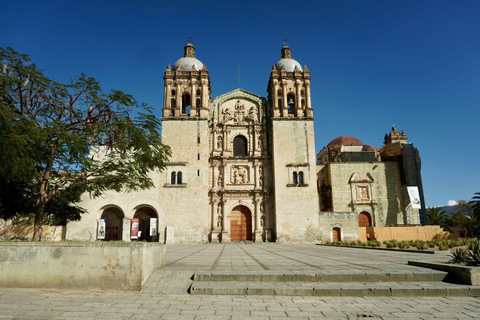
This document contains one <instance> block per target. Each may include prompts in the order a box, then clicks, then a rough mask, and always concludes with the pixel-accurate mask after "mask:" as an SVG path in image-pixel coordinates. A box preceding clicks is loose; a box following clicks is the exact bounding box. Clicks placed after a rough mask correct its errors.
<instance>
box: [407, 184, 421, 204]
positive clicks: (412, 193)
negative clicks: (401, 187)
mask: <svg viewBox="0 0 480 320" xmlns="http://www.w3.org/2000/svg"><path fill="white" fill-rule="evenodd" d="M407 190H408V196H409V197H410V203H411V204H412V208H413V209H421V208H422V206H421V204H420V194H419V192H418V187H407Z"/></svg>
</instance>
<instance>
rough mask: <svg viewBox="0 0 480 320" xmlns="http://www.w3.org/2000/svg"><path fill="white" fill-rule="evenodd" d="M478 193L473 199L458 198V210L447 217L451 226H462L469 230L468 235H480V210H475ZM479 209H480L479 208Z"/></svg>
mask: <svg viewBox="0 0 480 320" xmlns="http://www.w3.org/2000/svg"><path fill="white" fill-rule="evenodd" d="M477 194H478V193H476V194H475V196H474V197H473V198H472V200H471V201H466V200H458V203H457V204H456V205H455V207H456V210H455V211H454V212H452V214H451V216H450V217H449V218H448V219H447V224H448V225H449V226H461V227H463V228H465V229H466V230H467V236H468V237H476V238H478V237H480V212H478V211H475V204H476V201H478V197H477ZM477 210H478V209H477Z"/></svg>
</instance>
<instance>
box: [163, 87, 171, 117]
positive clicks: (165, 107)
mask: <svg viewBox="0 0 480 320" xmlns="http://www.w3.org/2000/svg"><path fill="white" fill-rule="evenodd" d="M170 93H171V92H170V85H169V84H168V83H165V92H164V93H163V110H164V111H163V115H164V116H169V114H168V113H169V112H168V111H167V110H170Z"/></svg>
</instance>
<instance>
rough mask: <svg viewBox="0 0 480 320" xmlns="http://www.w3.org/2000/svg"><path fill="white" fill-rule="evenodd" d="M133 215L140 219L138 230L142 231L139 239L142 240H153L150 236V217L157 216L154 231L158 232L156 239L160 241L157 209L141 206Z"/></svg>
mask: <svg viewBox="0 0 480 320" xmlns="http://www.w3.org/2000/svg"><path fill="white" fill-rule="evenodd" d="M133 217H134V218H137V219H138V220H139V226H138V231H141V234H140V237H139V238H138V240H140V241H142V240H143V241H152V237H151V236H150V218H157V222H156V225H155V230H154V231H155V232H154V233H155V234H156V236H155V241H158V238H159V237H158V215H157V213H156V212H155V210H153V209H152V208H150V207H141V208H139V209H137V211H136V212H135V215H134V216H133Z"/></svg>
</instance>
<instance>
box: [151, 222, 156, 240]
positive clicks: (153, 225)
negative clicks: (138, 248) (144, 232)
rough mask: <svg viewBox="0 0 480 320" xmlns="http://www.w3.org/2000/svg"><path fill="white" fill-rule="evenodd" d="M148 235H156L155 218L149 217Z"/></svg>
mask: <svg viewBox="0 0 480 320" xmlns="http://www.w3.org/2000/svg"><path fill="white" fill-rule="evenodd" d="M150 236H151V237H155V236H157V218H150Z"/></svg>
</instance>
